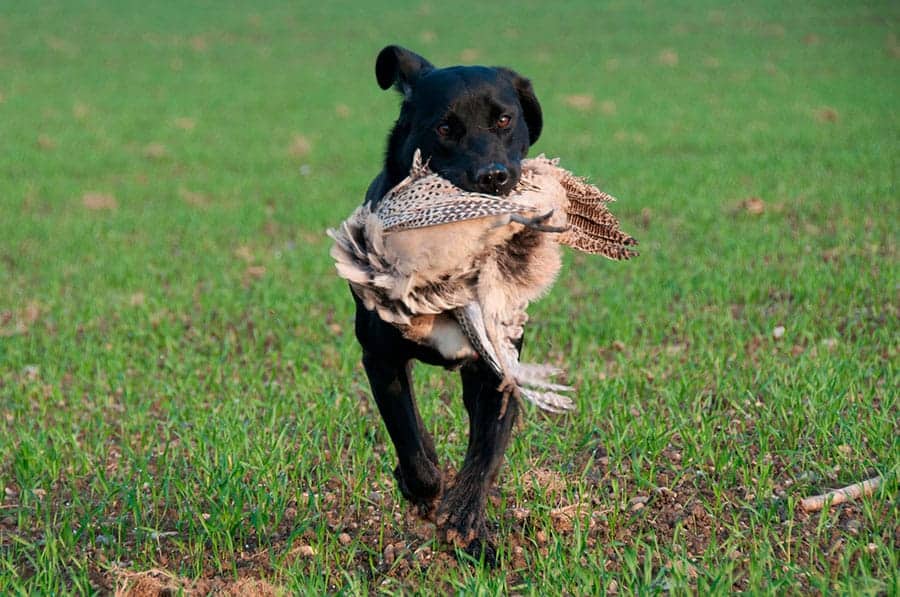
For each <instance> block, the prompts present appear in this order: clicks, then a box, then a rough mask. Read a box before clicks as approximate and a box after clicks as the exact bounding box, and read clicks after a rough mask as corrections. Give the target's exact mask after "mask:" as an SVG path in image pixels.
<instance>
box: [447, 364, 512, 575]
mask: <svg viewBox="0 0 900 597" xmlns="http://www.w3.org/2000/svg"><path fill="white" fill-rule="evenodd" d="M460 374H461V376H462V382H463V401H464V402H465V405H466V411H468V414H469V447H468V449H467V450H466V458H465V461H464V462H463V466H462V469H461V470H460V471H459V474H458V475H457V476H456V481H455V482H454V484H453V487H451V488H450V489H448V490H447V493H446V494H445V496H444V499H443V501H442V502H441V505H440V507H439V509H438V517H437V522H438V525H439V527H440V528H441V530H442V532H443V534H444V538H445V539H446V540H447V541H449V542H451V543H453V544H455V545H457V546H458V547H462V548H463V549H465V550H466V551H467V552H469V553H470V554H472V555H473V556H474V557H476V558H477V557H481V556H482V555H483V556H484V559H485V561H486V562H487V563H489V564H494V563H495V559H496V552H495V550H494V546H493V545H492V544H491V541H490V537H489V534H488V530H487V524H486V522H485V517H484V506H485V497H486V495H487V492H488V490H489V489H490V487H491V485H492V484H493V483H494V481H495V480H496V478H497V473H498V472H499V470H500V465H501V464H502V461H503V454H504V452H505V451H506V446H507V444H509V439H510V435H511V434H512V428H513V425H514V424H515V421H516V417H517V416H518V414H519V402H518V399H517V398H515V397H509V401H508V403H507V406H506V409H505V410H504V409H503V403H504V399H503V392H501V391H499V390H498V389H497V388H498V387H499V386H500V382H501V380H500V378H499V377H498V376H497V375H496V374H495V373H493V372H492V371H491V370H490V369H489V368H488V367H487V366H486V365H484V364H483V363H482V362H481V361H476V362H473V363H470V364H467V365H466V366H464V367H463V368H462V369H461V371H460Z"/></svg>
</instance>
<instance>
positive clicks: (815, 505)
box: [800, 477, 882, 512]
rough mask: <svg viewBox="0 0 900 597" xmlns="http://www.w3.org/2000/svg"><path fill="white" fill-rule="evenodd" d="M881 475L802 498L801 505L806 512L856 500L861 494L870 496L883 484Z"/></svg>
mask: <svg viewBox="0 0 900 597" xmlns="http://www.w3.org/2000/svg"><path fill="white" fill-rule="evenodd" d="M881 481H882V479H881V477H873V478H871V479H866V480H865V481H863V482H862V483H855V484H853V485H848V486H847V487H842V488H840V489H835V490H834V491H829V492H828V493H823V494H822V495H814V496H810V497H808V498H803V499H802V500H800V507H801V508H802V509H803V510H805V511H806V512H817V511H819V510H821V509H822V508H824V507H825V504H827V503H830V504H831V505H832V506H837V505H838V504H843V503H844V502H847V501H850V500H855V499H857V498H858V497H860V496H863V495H865V496H869V495H872V494H873V493H875V490H876V489H878V486H879V485H881Z"/></svg>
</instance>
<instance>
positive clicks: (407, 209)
mask: <svg viewBox="0 0 900 597" xmlns="http://www.w3.org/2000/svg"><path fill="white" fill-rule="evenodd" d="M610 201H613V198H612V197H610V196H609V195H607V194H606V193H604V192H602V191H600V190H599V189H597V188H596V187H594V186H592V185H590V184H588V183H587V182H585V181H584V180H583V179H581V178H578V177H576V176H574V175H572V174H571V173H570V172H568V171H567V170H564V169H562V168H559V167H558V166H557V160H549V159H547V158H545V157H543V156H540V157H538V158H535V159H529V160H524V161H523V162H522V177H521V180H520V182H519V184H518V185H517V186H516V188H515V189H514V190H513V192H512V193H511V194H510V195H509V196H507V197H496V196H493V195H485V194H481V193H469V192H466V191H463V190H461V189H459V188H458V187H456V186H454V185H453V184H452V183H450V182H448V181H447V180H445V179H443V178H441V177H440V176H438V175H437V174H434V173H432V172H431V171H430V170H429V169H428V166H427V165H426V164H422V162H421V156H420V154H419V153H418V152H416V155H415V158H414V160H413V165H412V169H411V171H410V175H409V177H407V178H406V179H404V180H403V181H402V182H400V184H398V185H397V186H396V187H394V188H393V189H391V190H390V191H389V192H388V193H387V194H386V195H385V196H384V197H383V198H382V199H381V200H380V201H378V202H377V205H376V206H375V208H374V210H373V209H372V208H371V206H370V205H369V204H364V205H362V206H361V207H359V208H358V209H357V210H356V211H354V213H353V214H351V216H350V217H349V218H348V219H347V220H345V221H344V222H343V223H342V224H341V227H340V228H339V229H338V230H329V231H328V234H329V236H331V237H332V238H333V239H334V241H335V244H334V246H333V247H332V250H331V255H332V257H333V258H334V259H335V266H336V268H337V270H338V273H339V274H340V276H341V277H343V278H345V279H347V280H348V281H349V282H350V285H351V287H352V288H353V290H354V292H355V293H356V294H357V296H359V297H360V299H361V300H362V301H363V303H364V304H365V306H366V308H368V309H374V310H375V311H377V312H378V314H379V316H380V317H381V318H382V319H383V320H385V321H387V322H390V323H393V324H394V325H396V326H397V327H398V328H399V329H400V330H401V331H402V333H403V334H404V336H406V337H407V338H409V339H410V340H413V341H415V342H419V343H421V344H425V345H428V346H431V347H432V348H434V349H436V350H437V351H438V352H440V353H441V354H442V355H443V356H444V357H445V358H447V359H451V360H456V359H463V358H476V357H477V358H482V359H484V360H485V362H486V363H487V364H488V365H489V366H490V367H491V369H492V370H494V372H495V373H497V375H499V376H500V377H501V379H502V380H503V383H502V385H501V388H503V389H504V390H507V391H509V392H511V393H514V394H517V395H518V394H520V395H522V396H523V397H524V398H526V399H528V400H529V401H531V402H533V403H535V404H536V405H537V406H539V407H540V408H543V409H545V410H549V411H554V412H558V411H562V410H570V409H571V408H573V403H572V401H571V399H570V398H569V397H568V396H565V395H563V394H562V393H561V392H566V391H568V390H571V388H570V387H569V386H566V385H562V384H558V383H554V382H553V381H551V379H552V378H553V377H554V376H555V375H557V374H559V373H561V371H560V370H559V369H557V368H555V367H552V366H549V365H542V364H527V363H520V362H519V353H518V350H517V348H516V341H517V340H518V339H520V338H521V337H522V334H523V331H524V325H525V323H526V322H527V320H528V315H527V313H526V308H527V307H528V304H529V303H530V302H531V301H533V300H535V299H537V298H539V297H540V296H542V295H543V294H544V293H545V292H546V291H547V290H548V289H549V288H550V286H551V285H552V284H553V281H554V280H555V279H556V275H557V274H558V273H559V269H560V263H561V262H560V251H559V245H560V244H564V245H568V246H570V247H573V248H576V249H578V250H580V251H584V252H587V253H593V254H599V255H604V256H606V257H609V258H610V259H617V260H618V259H628V258H630V257H632V256H634V255H636V254H637V253H635V252H634V251H633V250H632V247H633V246H634V245H635V244H637V242H636V241H635V240H634V239H633V238H631V237H630V236H629V235H627V234H625V233H624V232H622V231H621V230H619V224H618V221H617V220H616V218H615V217H614V216H613V215H612V214H611V213H610V212H609V211H608V210H607V209H606V204H607V203H608V202H610Z"/></svg>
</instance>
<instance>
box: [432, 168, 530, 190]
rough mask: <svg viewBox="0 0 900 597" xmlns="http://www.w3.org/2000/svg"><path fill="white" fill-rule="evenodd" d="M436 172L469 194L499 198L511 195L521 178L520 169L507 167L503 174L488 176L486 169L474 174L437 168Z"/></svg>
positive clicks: (459, 169) (460, 169)
mask: <svg viewBox="0 0 900 597" xmlns="http://www.w3.org/2000/svg"><path fill="white" fill-rule="evenodd" d="M434 171H435V172H436V173H437V174H438V175H439V176H441V177H442V178H446V179H447V180H449V181H450V182H452V183H453V184H454V185H455V186H457V187H459V188H460V189H462V190H463V191H465V192H467V193H485V194H487V195H496V196H497V197H504V196H506V195H509V194H510V193H511V192H512V191H513V189H515V188H516V185H517V184H519V178H520V176H521V173H520V171H519V169H518V168H510V167H506V168H505V169H504V173H503V174H496V173H490V174H487V175H486V174H485V172H484V168H481V169H479V170H476V171H472V172H470V171H468V170H466V169H462V168H452V167H451V168H436V169H435V170H434Z"/></svg>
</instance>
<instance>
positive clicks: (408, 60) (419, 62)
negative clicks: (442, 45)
mask: <svg viewBox="0 0 900 597" xmlns="http://www.w3.org/2000/svg"><path fill="white" fill-rule="evenodd" d="M433 69H434V66H432V64H431V63H430V62H428V61H427V60H425V59H424V58H422V57H421V56H419V55H418V54H416V53H415V52H410V51H409V50H407V49H406V48H401V47H400V46H387V47H386V48H384V49H383V50H381V51H380V52H379V53H378V58H376V59H375V78H376V79H378V86H379V87H381V88H382V89H387V88H388V87H390V86H391V85H394V86H395V87H396V88H397V91H399V92H400V93H402V94H403V95H404V96H409V93H410V91H411V90H412V88H413V85H415V82H416V79H418V78H419V77H420V76H422V75H424V74H425V73H427V72H428V71H430V70H433Z"/></svg>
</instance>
